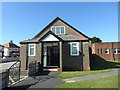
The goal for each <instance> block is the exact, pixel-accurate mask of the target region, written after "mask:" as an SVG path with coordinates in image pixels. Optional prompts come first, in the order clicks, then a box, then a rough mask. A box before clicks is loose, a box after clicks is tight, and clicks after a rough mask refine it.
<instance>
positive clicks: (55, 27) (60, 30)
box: [51, 26, 65, 35]
mask: <svg viewBox="0 0 120 90" xmlns="http://www.w3.org/2000/svg"><path fill="white" fill-rule="evenodd" d="M56 27H63V28H64V34H65V26H53V27H51V31H52V28H55V34H56ZM62 34H63V33H62ZM62 34H61V29H60V34H56V35H62Z"/></svg>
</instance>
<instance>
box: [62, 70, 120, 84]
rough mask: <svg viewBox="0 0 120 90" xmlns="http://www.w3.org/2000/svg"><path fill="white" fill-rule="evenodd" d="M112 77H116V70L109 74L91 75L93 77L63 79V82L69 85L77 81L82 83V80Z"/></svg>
mask: <svg viewBox="0 0 120 90" xmlns="http://www.w3.org/2000/svg"><path fill="white" fill-rule="evenodd" d="M119 74H120V73H119ZM114 75H118V70H114V71H111V72H105V73H99V74H93V75H86V76H80V77H74V78H68V79H63V81H65V82H67V83H71V82H77V81H83V80H90V79H98V78H103V77H108V76H114Z"/></svg>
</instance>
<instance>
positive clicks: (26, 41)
mask: <svg viewBox="0 0 120 90" xmlns="http://www.w3.org/2000/svg"><path fill="white" fill-rule="evenodd" d="M58 37H59V38H61V39H62V40H63V41H74V40H86V39H82V38H80V37H78V36H73V35H58ZM22 42H23V43H30V42H32V43H35V42H39V38H36V39H29V40H25V41H22Z"/></svg>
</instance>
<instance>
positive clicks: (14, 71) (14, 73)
mask: <svg viewBox="0 0 120 90" xmlns="http://www.w3.org/2000/svg"><path fill="white" fill-rule="evenodd" d="M20 66H21V62H20V61H17V62H16V63H15V64H13V65H12V66H11V67H10V68H9V69H8V75H9V82H8V85H11V84H13V83H15V82H16V81H18V80H20Z"/></svg>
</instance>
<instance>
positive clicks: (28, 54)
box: [28, 44, 36, 56]
mask: <svg viewBox="0 0 120 90" xmlns="http://www.w3.org/2000/svg"><path fill="white" fill-rule="evenodd" d="M31 45H33V46H34V47H33V48H34V54H33V55H30V46H31ZM35 54H36V44H28V56H35Z"/></svg>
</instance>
